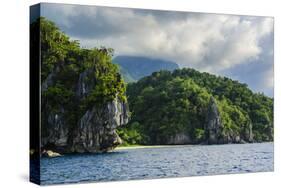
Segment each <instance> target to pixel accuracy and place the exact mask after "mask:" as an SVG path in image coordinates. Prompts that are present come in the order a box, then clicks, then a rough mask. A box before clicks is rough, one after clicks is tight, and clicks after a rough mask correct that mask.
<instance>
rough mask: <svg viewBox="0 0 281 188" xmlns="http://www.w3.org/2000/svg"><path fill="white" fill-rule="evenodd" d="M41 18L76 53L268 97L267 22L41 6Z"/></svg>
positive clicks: (269, 25)
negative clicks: (140, 62)
mask: <svg viewBox="0 0 281 188" xmlns="http://www.w3.org/2000/svg"><path fill="white" fill-rule="evenodd" d="M41 16H44V17H46V18H48V19H49V20H52V21H54V22H55V23H56V24H57V26H58V27H59V28H60V29H61V30H62V31H63V32H65V33H66V34H67V35H68V36H70V38H71V39H73V40H79V41H80V44H81V46H82V47H85V48H92V47H100V46H105V47H110V48H113V49H114V52H115V53H114V54H115V56H117V55H131V56H145V57H150V58H157V59H164V60H170V61H173V62H175V63H177V64H178V65H179V66H180V67H190V68H195V69H197V70H199V71H204V72H209V73H212V74H216V75H221V76H227V77H230V78H232V79H234V80H238V81H240V82H242V83H246V84H247V85H248V86H249V88H250V89H252V90H253V91H254V92H262V93H264V94H266V95H268V96H271V97H272V96H273V64H274V62H273V61H274V58H273V55H274V49H273V36H274V31H273V24H274V20H273V18H272V17H260V16H239V15H227V14H206V13H191V12H178V11H159V10H144V9H128V8H110V7H97V6H83V5H66V4H46V3H45V4H42V6H41Z"/></svg>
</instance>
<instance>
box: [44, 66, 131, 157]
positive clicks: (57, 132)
mask: <svg viewBox="0 0 281 188" xmlns="http://www.w3.org/2000/svg"><path fill="white" fill-rule="evenodd" d="M57 73H58V71H54V72H52V73H51V74H50V75H49V76H48V77H47V78H46V80H45V81H44V82H43V85H42V87H44V91H46V90H47V89H48V87H50V86H52V85H54V84H55V83H56V81H55V79H54V78H55V76H56V75H55V74H57ZM95 82H96V81H95V75H94V71H93V70H91V69H88V70H86V71H84V72H82V73H80V74H79V76H78V77H77V82H76V83H75V86H74V87H73V88H74V90H73V93H75V96H74V98H73V100H74V101H75V103H74V104H76V106H77V108H78V107H79V105H80V104H81V103H82V102H83V99H84V98H86V97H87V96H88V95H89V94H90V92H91V91H92V90H93V89H94V87H95ZM71 102H73V101H71ZM42 103H43V104H42V119H43V121H42V131H41V133H42V134H41V150H42V151H43V150H45V151H49V150H50V151H53V152H58V153H72V152H77V153H84V152H91V153H99V152H106V151H109V150H112V149H114V148H115V147H116V146H117V145H119V144H121V142H122V141H121V139H120V137H119V136H118V134H117V133H116V128H117V127H118V126H121V125H124V124H126V123H127V122H128V118H129V117H128V114H129V109H128V105H127V103H126V102H124V101H121V100H120V99H118V97H116V98H115V99H114V100H112V101H109V102H106V103H99V104H96V105H93V106H92V107H90V108H89V109H86V110H85V112H84V113H80V114H78V115H77V116H78V117H76V119H77V120H76V122H75V123H74V124H72V125H70V124H69V121H68V119H70V118H71V117H69V111H71V110H72V111H74V110H75V109H69V106H68V107H65V106H63V105H61V104H60V105H55V106H56V107H54V105H53V104H49V102H48V98H43V101H42ZM72 114H73V113H72ZM42 154H43V153H42ZM43 156H48V153H46V152H45V154H44V155H43Z"/></svg>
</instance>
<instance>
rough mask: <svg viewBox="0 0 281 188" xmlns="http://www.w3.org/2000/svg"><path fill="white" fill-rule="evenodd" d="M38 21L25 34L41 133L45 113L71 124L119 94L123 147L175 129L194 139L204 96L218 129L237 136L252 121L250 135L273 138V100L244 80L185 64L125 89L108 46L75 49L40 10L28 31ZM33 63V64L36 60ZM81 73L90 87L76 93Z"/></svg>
mask: <svg viewBox="0 0 281 188" xmlns="http://www.w3.org/2000/svg"><path fill="white" fill-rule="evenodd" d="M39 27H40V37H38V36H36V35H34V38H31V40H32V41H33V42H32V44H36V42H37V43H39V39H40V44H41V82H42V109H44V110H43V111H42V114H43V115H42V125H43V126H42V130H43V131H42V134H45V132H47V131H48V130H47V128H46V127H45V126H44V125H47V124H48V119H47V117H48V115H46V114H45V115H44V113H48V114H50V113H51V114H52V113H53V114H59V115H62V116H64V121H66V122H65V124H66V125H68V126H70V127H75V125H77V121H78V117H81V115H82V114H84V113H85V112H86V110H88V109H90V108H91V107H93V106H97V105H103V104H106V103H107V102H109V101H112V100H114V99H116V98H118V99H119V100H121V101H127V100H128V102H129V107H130V111H131V112H132V115H131V120H130V121H129V123H128V124H127V125H125V126H121V127H119V128H118V130H117V132H118V134H119V135H120V137H121V138H122V140H123V145H124V146H126V145H140V144H141V145H149V144H151V145H156V144H168V142H169V140H170V139H171V138H172V137H174V136H175V135H177V134H181V133H183V134H185V135H189V137H190V139H191V141H192V143H201V142H202V141H204V137H205V131H204V125H205V124H206V114H207V110H208V105H209V101H210V98H211V97H214V98H215V100H216V103H217V105H218V109H219V112H220V116H221V120H222V124H223V130H222V136H224V137H227V136H229V137H235V136H236V135H240V136H241V137H242V138H243V137H244V136H245V134H250V133H247V131H246V130H248V129H249V128H252V130H253V136H254V137H253V139H254V141H257V142H262V141H272V140H273V99H272V98H270V97H267V96H265V95H263V94H261V93H253V92H252V91H251V90H250V89H249V88H248V87H247V85H246V84H241V83H239V82H237V81H234V80H231V79H229V78H225V77H218V76H215V75H211V74H208V73H200V72H198V71H196V70H194V69H187V68H184V69H176V70H174V71H173V72H170V71H160V72H154V73H152V75H150V76H147V77H144V78H142V79H140V80H139V81H138V82H136V83H129V84H128V85H127V91H126V85H125V82H124V81H123V79H122V78H121V75H120V73H119V71H120V72H121V73H122V72H123V74H124V72H125V73H126V74H127V78H128V80H133V78H132V77H130V74H129V73H128V72H126V71H127V70H123V69H122V67H121V70H119V68H118V65H116V64H113V63H112V56H113V49H107V48H104V47H101V48H93V49H84V48H81V47H80V45H79V42H78V41H73V40H70V39H69V37H68V36H67V35H65V34H64V33H63V32H61V31H60V30H59V29H58V28H57V27H56V25H55V24H54V23H53V22H51V21H48V20H46V19H45V18H42V17H41V18H39V19H38V20H37V21H36V22H34V23H33V24H32V25H31V32H34V33H36V30H37V29H38V28H39ZM32 62H33V63H38V59H32ZM84 73H85V74H84ZM82 75H84V77H83V79H84V80H83V83H84V84H85V85H87V86H91V87H90V88H87V89H88V91H87V93H86V94H82V96H79V97H77V95H80V94H79V93H78V94H77V87H78V86H77V83H79V79H81V76H82ZM44 84H46V85H47V87H45V88H44ZM84 89H85V88H84ZM126 92H127V96H128V99H127V97H126V95H125V93H126Z"/></svg>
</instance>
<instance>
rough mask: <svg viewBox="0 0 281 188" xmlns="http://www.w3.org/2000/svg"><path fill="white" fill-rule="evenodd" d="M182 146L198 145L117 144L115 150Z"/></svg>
mask: <svg viewBox="0 0 281 188" xmlns="http://www.w3.org/2000/svg"><path fill="white" fill-rule="evenodd" d="M181 146H196V144H182V145H139V146H119V147H118V146H117V147H116V148H115V149H114V150H113V151H115V150H125V149H146V148H170V147H181Z"/></svg>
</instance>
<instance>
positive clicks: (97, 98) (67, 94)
mask: <svg viewBox="0 0 281 188" xmlns="http://www.w3.org/2000/svg"><path fill="white" fill-rule="evenodd" d="M39 28H40V32H38V29H39ZM30 32H31V33H34V35H31V36H32V38H31V41H32V42H31V45H33V44H35V45H37V44H38V43H39V41H40V46H41V50H40V52H41V59H40V60H41V84H42V93H41V95H42V109H44V111H42V113H43V115H42V122H43V125H44V124H47V121H48V119H46V118H45V117H48V116H47V115H45V116H44V113H54V114H64V116H65V119H66V121H67V124H68V125H69V126H75V125H76V124H77V117H79V116H81V114H84V113H85V111H86V110H87V109H90V108H91V107H93V106H94V105H95V106H97V105H102V104H104V103H106V102H108V101H112V100H114V99H116V98H119V100H121V101H126V96H125V89H126V87H125V83H124V81H123V79H122V78H121V75H120V73H119V69H118V66H117V65H115V64H113V63H112V56H113V49H107V48H104V47H101V48H93V49H84V48H81V47H80V45H79V42H78V41H76V40H70V38H69V37H68V36H67V35H66V34H64V33H63V32H62V31H60V30H59V28H58V27H57V26H56V25H55V23H53V22H52V21H49V20H47V19H46V18H44V17H40V18H38V19H37V20H36V21H35V22H33V23H32V24H31V29H30ZM35 33H40V36H37V35H36V34H35ZM36 47H37V46H34V48H36ZM31 48H32V46H31ZM31 62H32V63H38V62H39V59H32V60H31ZM85 72H86V73H87V74H86V75H87V76H86V78H85V82H86V84H88V85H92V86H93V88H90V91H88V93H87V95H86V96H82V97H81V96H77V87H78V86H77V83H79V77H81V74H83V73H85ZM88 82H89V83H88ZM86 84H84V85H86ZM45 85H47V86H46V87H45ZM81 100H82V101H81ZM62 107H63V109H62ZM44 122H46V123H44ZM43 128H44V126H43ZM44 132H46V131H42V133H44Z"/></svg>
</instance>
